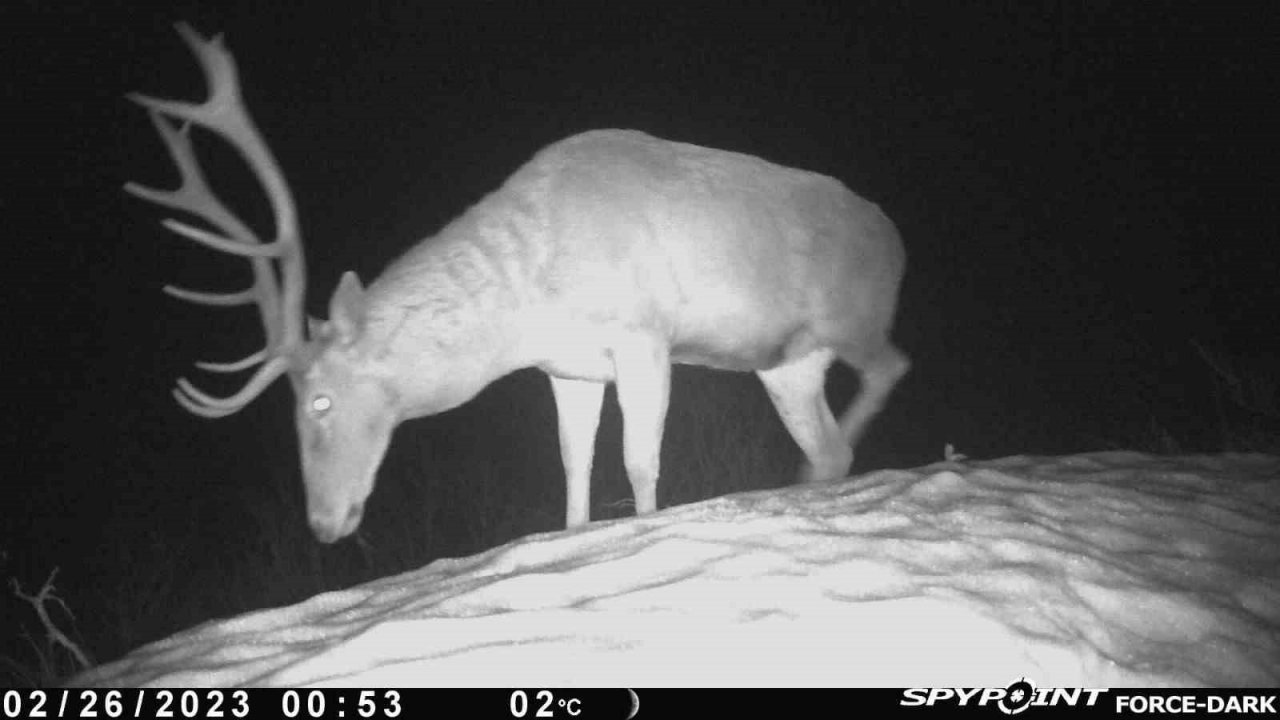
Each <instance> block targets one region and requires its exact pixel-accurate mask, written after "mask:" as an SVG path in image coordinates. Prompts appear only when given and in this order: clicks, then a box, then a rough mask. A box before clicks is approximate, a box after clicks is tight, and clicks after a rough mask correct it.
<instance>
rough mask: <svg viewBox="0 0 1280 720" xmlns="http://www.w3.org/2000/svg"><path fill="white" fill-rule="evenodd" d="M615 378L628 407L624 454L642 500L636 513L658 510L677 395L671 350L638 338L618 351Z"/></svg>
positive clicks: (636, 493) (637, 496) (624, 421)
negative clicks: (665, 432) (666, 435)
mask: <svg viewBox="0 0 1280 720" xmlns="http://www.w3.org/2000/svg"><path fill="white" fill-rule="evenodd" d="M613 366H614V381H615V382H616V383H617V388H618V405H619V406H620V407H621V408H622V455H623V461H624V463H625V465H626V468H627V478H628V479H629V480H630V481H631V491H632V493H633V494H634V496H635V500H636V515H645V514H648V513H651V512H653V511H654V510H657V509H658V471H659V464H660V459H661V455H662V428H663V424H664V423H665V422H666V420H667V402H668V399H669V396H670V393H671V354H670V350H669V349H668V348H667V346H666V345H665V344H663V343H661V342H658V341H656V340H653V339H651V338H634V339H630V340H628V341H627V342H624V343H621V344H620V345H619V346H618V347H616V348H614V351H613Z"/></svg>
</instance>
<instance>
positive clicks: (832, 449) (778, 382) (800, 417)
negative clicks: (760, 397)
mask: <svg viewBox="0 0 1280 720" xmlns="http://www.w3.org/2000/svg"><path fill="white" fill-rule="evenodd" d="M834 359H835V352H834V351H832V350H830V349H827V348H823V349H820V350H815V351H813V352H811V353H809V354H808V355H805V356H803V357H801V358H798V359H796V360H792V361H791V362H788V363H787V364H785V365H779V366H777V367H774V368H770V369H768V370H760V371H758V372H757V373H756V375H758V376H759V377H760V381H761V382H763V383H764V389H765V390H766V391H767V392H768V393H769V398H770V399H772V400H773V406H774V407H775V408H777V409H778V415H779V416H781V417H782V424H783V425H785V426H786V428H787V431H788V432H790V433H791V437H792V438H793V439H794V440H795V441H796V444H797V445H799V446H800V449H801V450H802V451H804V456H805V457H806V458H807V459H808V461H809V462H808V464H807V465H806V466H805V468H804V469H803V470H802V471H801V473H800V478H801V480H803V481H824V480H836V479H839V478H842V477H844V476H845V474H846V473H848V472H849V465H850V464H851V463H852V462H853V450H852V448H850V447H849V443H847V442H845V438H844V435H843V434H842V433H841V430H840V426H839V425H838V424H837V423H836V419H835V416H833V415H832V414H831V407H830V406H829V405H827V397H826V392H825V387H826V379H827V368H828V367H830V365H831V363H832V361H833V360H834Z"/></svg>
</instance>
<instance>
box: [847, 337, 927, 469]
mask: <svg viewBox="0 0 1280 720" xmlns="http://www.w3.org/2000/svg"><path fill="white" fill-rule="evenodd" d="M840 359H841V360H843V361H845V362H846V363H848V364H850V365H852V366H853V367H854V368H856V369H857V370H858V373H859V375H861V377H862V389H861V390H859V391H858V397H857V398H856V399H855V400H854V401H853V402H852V403H851V404H850V405H849V407H848V408H847V409H846V410H845V411H844V413H843V414H841V415H840V433H841V435H842V436H843V437H844V440H845V444H846V445H848V446H849V447H850V448H856V447H857V446H858V441H859V440H861V439H862V434H863V433H864V432H865V431H866V429H867V424H868V423H870V422H871V420H872V419H874V418H875V416H876V415H877V414H878V413H879V412H880V410H881V408H883V407H884V403H885V400H886V399H887V398H888V397H889V393H890V392H892V391H893V388H894V386H895V385H897V384H898V381H899V380H901V379H902V376H903V375H906V374H907V371H908V370H910V369H911V361H910V360H909V359H907V356H906V355H904V354H903V353H902V351H901V350H899V349H898V348H896V347H894V346H893V345H892V344H890V343H888V342H885V343H883V344H880V345H878V346H877V347H876V351H875V352H873V353H867V352H865V351H861V352H860V351H858V350H855V349H853V348H847V349H845V350H843V351H842V352H841V353H840Z"/></svg>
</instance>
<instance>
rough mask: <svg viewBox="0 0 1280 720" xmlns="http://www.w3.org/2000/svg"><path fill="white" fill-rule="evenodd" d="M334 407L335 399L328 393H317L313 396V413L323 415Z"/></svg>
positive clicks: (318, 415)
mask: <svg viewBox="0 0 1280 720" xmlns="http://www.w3.org/2000/svg"><path fill="white" fill-rule="evenodd" d="M332 407H333V399H332V398H330V397H329V396H328V395H316V396H315V397H313V398H311V414H312V415H315V416H316V417H323V416H324V414H325V413H327V412H329V409H330V408H332Z"/></svg>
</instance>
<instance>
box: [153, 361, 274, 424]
mask: <svg viewBox="0 0 1280 720" xmlns="http://www.w3.org/2000/svg"><path fill="white" fill-rule="evenodd" d="M251 357H252V356H251ZM210 364H213V363H202V365H210ZM234 364H235V363H227V365H228V366H230V365H234ZM289 364H290V360H289V358H287V357H273V358H271V359H270V360H268V361H267V362H266V363H265V364H264V365H262V367H260V368H258V372H256V373H254V375H253V377H252V378H251V379H250V380H249V382H247V383H245V386H244V387H243V388H241V389H240V391H239V392H237V393H236V394H235V395H231V396H230V397H225V398H223V397H215V396H213V395H210V394H208V393H206V392H204V391H203V390H201V389H200V388H198V387H196V386H195V385H193V384H192V383H191V381H189V380H187V379H186V378H178V387H177V388H175V389H174V391H173V396H174V397H175V398H176V399H177V400H178V403H179V404H180V405H182V407H184V408H186V409H187V410H188V411H190V412H192V413H195V414H196V415H200V416H202V417H207V418H219V417H226V416H227V415H231V414H232V413H235V412H237V411H239V410H241V409H243V408H244V407H245V406H246V405H248V404H249V403H250V402H252V401H253V399H254V398H256V397H258V396H259V395H261V394H262V391H263V390H266V389H267V387H268V386H269V385H271V383H273V382H275V380H276V378H278V377H280V376H281V375H283V374H284V373H285V372H287V371H288V370H289Z"/></svg>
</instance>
